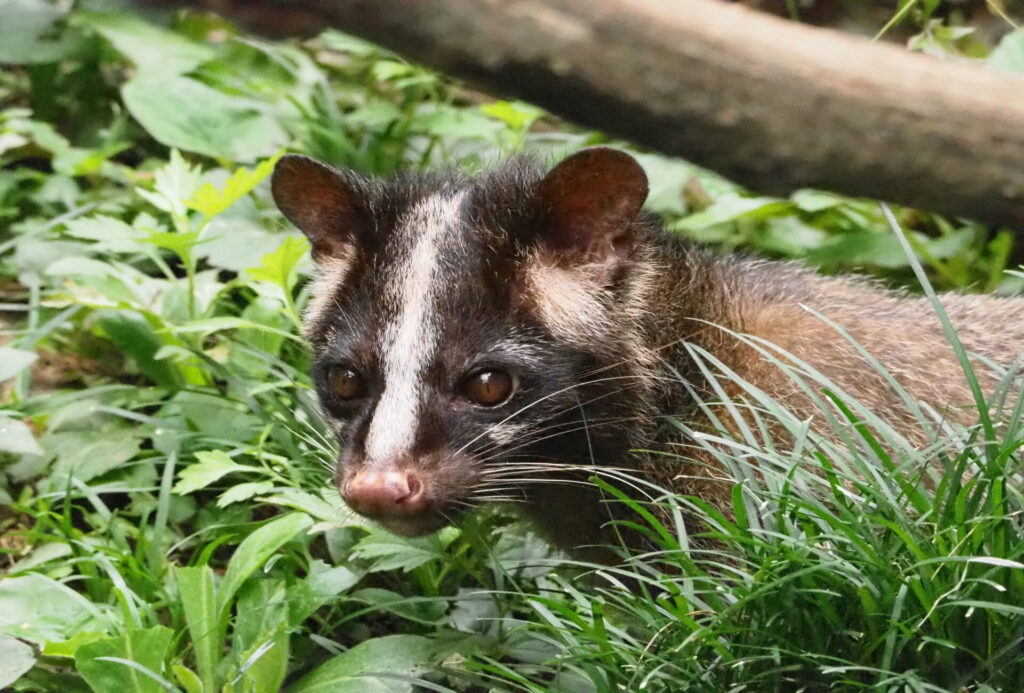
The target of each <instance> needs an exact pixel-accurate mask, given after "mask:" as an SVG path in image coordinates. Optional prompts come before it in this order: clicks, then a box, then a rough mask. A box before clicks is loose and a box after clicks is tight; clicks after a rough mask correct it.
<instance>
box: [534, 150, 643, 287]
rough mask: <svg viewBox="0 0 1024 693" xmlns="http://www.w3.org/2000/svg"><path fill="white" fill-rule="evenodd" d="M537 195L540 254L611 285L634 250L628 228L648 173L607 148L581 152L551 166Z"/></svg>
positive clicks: (627, 158)
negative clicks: (586, 269) (582, 269)
mask: <svg viewBox="0 0 1024 693" xmlns="http://www.w3.org/2000/svg"><path fill="white" fill-rule="evenodd" d="M536 195H537V197H536V200H537V203H536V204H537V207H536V215H537V216H536V219H537V223H538V229H537V231H538V234H539V235H540V239H541V242H542V245H543V248H544V250H545V251H546V252H547V253H550V254H552V255H553V256H554V259H555V260H556V261H558V262H560V263H562V264H567V265H575V266H579V265H588V266H589V268H590V270H591V271H592V272H594V273H595V277H596V278H597V279H598V280H600V281H602V282H604V281H610V279H611V278H612V277H613V276H614V271H615V268H616V267H617V266H618V264H619V263H620V262H621V261H622V260H623V259H624V258H626V257H627V256H628V254H629V253H630V251H631V250H632V248H633V240H634V239H633V225H634V222H635V221H636V219H637V216H638V215H639V214H640V210H641V208H642V207H643V204H644V201H645V200H646V199H647V175H646V174H645V173H644V170H643V169H642V168H641V167H640V164H639V163H637V161H636V159H634V158H633V157H631V156H630V155H629V154H626V153H625V152H621V151H619V150H617V149H610V148H608V147H593V148H590V149H584V150H582V151H580V152H577V153H575V154H573V155H572V156H569V157H568V158H566V159H564V160H563V161H562V162H561V163H559V164H558V165H557V166H555V167H554V168H553V169H552V170H551V172H550V173H548V175H547V176H545V177H544V179H543V180H542V181H541V182H540V183H539V184H538V186H537V189H536Z"/></svg>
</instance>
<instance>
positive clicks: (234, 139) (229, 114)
mask: <svg viewBox="0 0 1024 693" xmlns="http://www.w3.org/2000/svg"><path fill="white" fill-rule="evenodd" d="M121 94H122V96H123V98H124V103H125V106H127V108H128V111H129V112H130V113H131V114H132V116H134V117H135V119H136V120H138V121H139V123H141V124H142V126H143V127H144V128H145V129H146V130H147V131H148V132H149V134H150V135H152V136H153V137H154V138H155V139H156V140H157V141H158V142H160V143H162V144H165V145H167V146H168V147H177V148H179V149H184V150H186V151H190V152H196V153H197V154H206V155H207V156H212V157H216V158H220V159H227V160H229V161H254V160H255V159H257V158H260V157H265V156H270V155H272V154H273V153H274V152H276V151H277V150H279V149H280V148H281V147H282V146H283V145H284V144H285V142H286V140H287V137H286V135H285V133H284V131H283V130H282V129H281V126H280V125H278V123H277V121H275V120H274V119H273V118H271V117H270V116H269V115H267V114H266V113H265V112H263V111H261V110H260V109H259V108H258V106H257V104H255V103H254V102H252V101H250V100H247V99H243V98H241V97H235V96H230V95H228V94H225V93H224V92H222V91H217V90H216V89H213V88H211V87H208V86H207V85H205V84H203V83H202V82H199V81H196V80H194V79H191V78H189V77H183V76H180V75H176V76H171V77H164V76H162V75H161V76H159V77H157V76H155V75H153V76H147V75H140V76H138V77H136V78H135V79H133V80H131V81H129V82H128V83H127V84H125V85H124V87H122V89H121ZM189 196H190V195H189ZM187 197H188V196H185V197H182V198H181V199H183V200H184V199H187Z"/></svg>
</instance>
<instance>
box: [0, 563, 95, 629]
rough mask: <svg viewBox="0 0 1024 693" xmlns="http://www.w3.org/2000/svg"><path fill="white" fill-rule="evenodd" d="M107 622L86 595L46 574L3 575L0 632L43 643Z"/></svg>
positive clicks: (0, 585) (1, 580)
mask: <svg viewBox="0 0 1024 693" xmlns="http://www.w3.org/2000/svg"><path fill="white" fill-rule="evenodd" d="M108 625H109V619H108V618H107V617H106V616H104V615H103V613H102V612H100V610H99V609H98V608H97V607H96V606H94V605H93V604H91V603H90V602H89V601H88V600H87V599H86V598H85V597H83V596H82V595H80V594H78V593H77V592H75V591H74V590H72V589H70V588H69V587H65V586H64V585H62V584H60V583H59V582H57V581H55V580H51V579H50V578H48V577H46V576H44V575H38V574H35V573H32V574H29V575H21V576H18V577H3V578H0V633H6V634H8V635H13V636H16V637H18V638H21V639H23V640H30V641H32V642H36V643H40V644H41V643H42V642H44V641H46V640H65V639H67V638H69V637H71V636H73V635H75V634H76V633H80V632H83V631H89V630H106V629H107V627H108Z"/></svg>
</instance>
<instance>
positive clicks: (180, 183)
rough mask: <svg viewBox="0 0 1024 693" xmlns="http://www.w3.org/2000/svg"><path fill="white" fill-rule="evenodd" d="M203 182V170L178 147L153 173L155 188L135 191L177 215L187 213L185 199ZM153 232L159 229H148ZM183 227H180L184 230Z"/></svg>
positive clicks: (157, 206)
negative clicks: (191, 162)
mask: <svg viewBox="0 0 1024 693" xmlns="http://www.w3.org/2000/svg"><path fill="white" fill-rule="evenodd" d="M201 183H202V171H201V170H200V168H199V167H198V166H192V165H191V164H189V163H188V162H187V161H185V157H183V156H182V155H181V152H179V151H178V150H177V149H173V150H171V158H170V159H169V160H168V161H167V163H166V164H164V165H163V166H161V167H160V168H158V169H157V170H156V172H155V173H154V174H153V190H152V191H150V190H144V189H142V188H136V189H135V191H136V192H137V193H138V194H139V195H140V196H142V197H144V198H145V199H146V200H148V201H149V202H150V203H152V204H153V205H154V206H155V207H156V208H157V209H160V210H163V211H164V212H168V213H169V214H172V215H174V216H176V217H183V216H184V215H185V212H186V211H187V210H186V207H185V200H187V199H188V198H190V197H192V195H193V194H194V193H195V191H196V190H198V189H199V186H200V184H201ZM148 230H149V231H150V232H151V233H153V232H156V231H157V230H158V229H148ZM182 230H183V229H179V231H182Z"/></svg>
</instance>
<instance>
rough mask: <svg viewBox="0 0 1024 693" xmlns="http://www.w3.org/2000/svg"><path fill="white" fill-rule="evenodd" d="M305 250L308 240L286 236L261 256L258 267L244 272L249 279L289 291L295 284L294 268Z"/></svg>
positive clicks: (306, 249) (307, 249) (307, 248)
mask: <svg viewBox="0 0 1024 693" xmlns="http://www.w3.org/2000/svg"><path fill="white" fill-rule="evenodd" d="M307 252H309V242H308V241H307V240H306V239H305V238H303V237H302V236H298V235H294V236H288V237H287V238H285V239H284V242H283V243H282V244H281V245H279V246H278V248H277V250H275V251H274V252H272V253H267V254H266V255H264V256H263V259H262V260H261V261H260V266H259V267H254V268H252V269H250V270H249V271H248V272H246V274H247V275H248V277H249V278H250V279H255V280H257V281H267V282H271V283H272V284H276V285H277V286H280V287H281V288H282V289H283V290H284V291H286V292H290V291H291V290H292V287H294V286H295V268H296V266H297V265H298V264H299V261H300V260H302V259H303V258H304V257H305V256H306V253H307Z"/></svg>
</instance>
